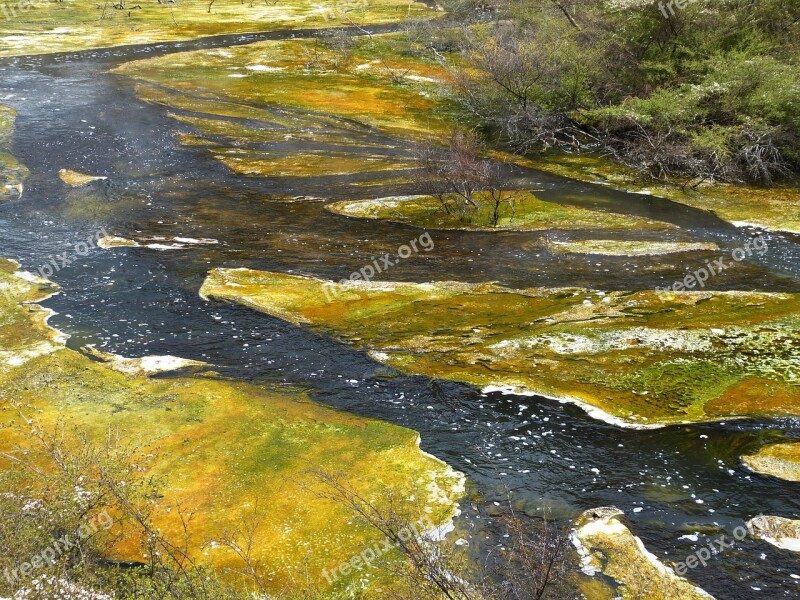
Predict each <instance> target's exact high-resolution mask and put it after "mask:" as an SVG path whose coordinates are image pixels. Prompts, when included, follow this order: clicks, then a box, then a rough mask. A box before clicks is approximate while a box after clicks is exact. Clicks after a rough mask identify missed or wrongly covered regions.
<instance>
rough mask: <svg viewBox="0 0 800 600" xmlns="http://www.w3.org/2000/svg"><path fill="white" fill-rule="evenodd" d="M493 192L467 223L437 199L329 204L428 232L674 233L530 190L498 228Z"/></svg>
mask: <svg viewBox="0 0 800 600" xmlns="http://www.w3.org/2000/svg"><path fill="white" fill-rule="evenodd" d="M488 196H489V195H488V193H478V194H476V201H477V204H478V205H479V208H478V209H476V210H475V211H474V212H470V213H468V219H467V220H462V219H461V218H460V216H459V215H458V214H455V213H451V212H447V211H446V210H445V208H444V207H443V204H442V202H440V201H439V200H438V199H437V198H435V197H433V196H402V197H391V198H378V199H375V200H361V201H357V202H351V201H345V202H336V203H333V204H328V205H327V206H326V208H327V209H328V210H330V211H331V212H334V213H337V214H340V215H345V216H348V217H360V218H365V219H385V220H387V221H394V222H397V223H404V224H407V225H415V226H417V227H424V228H425V229H466V230H483V229H496V230H523V231H536V230H548V229H619V230H626V229H638V230H642V229H651V230H666V229H671V228H673V226H672V225H670V224H669V223H664V222H660V221H652V220H650V219H645V218H640V217H632V216H627V215H621V214H617V213H612V212H606V211H601V210H589V209H586V208H580V207H576V206H567V205H563V204H556V203H554V202H545V201H543V200H540V199H539V198H537V197H536V196H535V195H534V194H533V193H531V192H527V191H517V192H513V193H512V195H509V196H504V199H503V201H502V204H501V205H500V210H499V219H498V220H497V224H496V225H495V224H494V220H493V218H492V211H493V203H492V201H491V199H490V198H489V197H488Z"/></svg>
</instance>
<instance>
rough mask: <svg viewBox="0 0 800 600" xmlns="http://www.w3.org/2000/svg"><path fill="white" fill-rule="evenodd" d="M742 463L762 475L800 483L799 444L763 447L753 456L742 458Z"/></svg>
mask: <svg viewBox="0 0 800 600" xmlns="http://www.w3.org/2000/svg"><path fill="white" fill-rule="evenodd" d="M742 462H743V463H744V465H745V466H746V467H747V468H748V469H750V470H752V471H755V472H756V473H761V474H762V475H771V476H772V477H778V478H780V479H785V480H786V481H800V442H792V443H786V444H771V445H769V446H764V447H763V448H761V449H760V450H759V451H758V452H756V453H755V454H751V455H748V456H743V457H742Z"/></svg>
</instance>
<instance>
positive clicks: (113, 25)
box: [0, 0, 433, 56]
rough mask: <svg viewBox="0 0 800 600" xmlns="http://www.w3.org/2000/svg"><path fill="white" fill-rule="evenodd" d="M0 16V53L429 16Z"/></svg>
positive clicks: (400, 11) (172, 10)
mask: <svg viewBox="0 0 800 600" xmlns="http://www.w3.org/2000/svg"><path fill="white" fill-rule="evenodd" d="M0 12H2V15H3V17H4V19H3V30H2V33H0V56H15V55H23V54H48V53H52V52H75V51H77V50H88V49H92V48H107V47H113V46H122V45H129V44H146V43H152V42H167V41H177V40H189V39H193V38H197V37H203V36H210V35H219V34H226V33H248V32H255V31H274V30H278V29H286V28H296V27H333V26H339V25H346V24H348V23H349V22H351V20H352V21H356V22H359V23H371V24H379V23H394V22H398V21H403V20H404V19H407V18H409V17H422V16H425V15H427V14H433V11H432V10H431V9H429V8H428V7H426V6H425V5H424V4H421V3H417V2H411V3H409V2H406V1H403V0H381V2H377V3H376V2H364V1H359V0H353V1H350V2H338V1H337V0H318V1H317V0H292V1H290V2H286V1H281V2H259V3H256V2H242V1H240V0H211V1H209V0H181V2H157V1H156V0H148V1H147V2H140V3H128V4H127V5H126V2H125V0H122V1H121V2H118V3H116V4H112V3H110V2H107V3H98V2H95V1H92V0H69V1H68V2H50V1H46V2H45V1H42V2H39V1H35V0H34V1H31V2H18V3H7V4H5V5H4V6H2V7H0Z"/></svg>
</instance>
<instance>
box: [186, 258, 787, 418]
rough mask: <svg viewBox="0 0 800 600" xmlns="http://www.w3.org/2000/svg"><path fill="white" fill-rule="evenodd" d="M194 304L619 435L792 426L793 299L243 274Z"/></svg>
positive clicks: (214, 278) (217, 281) (224, 277)
mask: <svg viewBox="0 0 800 600" xmlns="http://www.w3.org/2000/svg"><path fill="white" fill-rule="evenodd" d="M201 294H202V295H203V296H204V297H206V298H213V299H218V300H227V301H233V302H238V303H240V304H243V305H245V306H249V307H251V308H254V309H256V310H260V311H263V312H266V313H268V314H271V315H274V316H276V317H279V318H282V319H285V320H287V321H289V322H292V323H295V324H303V325H308V326H311V327H313V328H315V329H317V330H319V331H320V332H321V333H328V334H331V335H333V336H334V337H336V338H337V339H340V340H342V341H344V342H347V343H350V344H352V345H353V346H355V347H357V348H359V349H362V350H365V351H367V352H369V353H370V355H371V356H372V357H373V358H375V359H376V360H379V361H380V362H383V363H385V364H387V365H390V366H392V367H395V368H398V369H400V370H403V371H406V372H408V373H418V374H423V375H427V376H431V377H440V378H444V379H452V380H455V381H462V382H466V383H470V384H473V385H476V386H480V387H481V388H484V389H486V390H487V391H488V390H492V391H495V390H496V391H509V392H511V391H513V392H515V393H518V394H536V395H541V396H546V397H550V398H553V399H556V400H560V401H565V402H573V403H575V404H578V405H579V406H582V407H583V408H584V409H586V410H587V412H589V414H590V415H592V416H593V417H597V418H601V419H603V420H606V421H608V422H611V423H615V424H617V425H621V426H626V427H654V426H663V425H668V424H672V423H686V422H705V421H718V420H723V419H729V418H731V417H745V416H763V417H770V416H782V415H788V414H794V415H797V414H800V372H798V365H800V346H798V343H797V340H798V339H800V336H798V328H800V296H798V295H796V294H771V293H747V292H697V293H682V294H674V295H672V296H670V297H661V296H659V294H658V293H656V292H655V291H639V292H608V293H605V292H600V291H593V290H586V289H543V288H536V289H525V290H513V289H507V288H503V287H500V286H497V285H492V284H485V285H478V284H460V283H454V282H437V283H426V284H416V283H394V282H391V283H390V282H365V281H346V282H340V283H334V282H330V281H324V280H320V279H315V278H312V277H302V276H293V275H284V274H278V273H270V272H261V271H253V270H248V269H218V270H214V271H212V272H211V273H210V274H209V276H208V278H207V279H206V281H205V283H204V285H203V287H202V288H201ZM776 398H777V400H776Z"/></svg>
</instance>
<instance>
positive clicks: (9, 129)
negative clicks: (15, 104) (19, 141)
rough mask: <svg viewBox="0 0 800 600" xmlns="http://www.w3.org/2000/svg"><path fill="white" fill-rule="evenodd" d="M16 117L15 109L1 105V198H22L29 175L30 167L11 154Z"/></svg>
mask: <svg viewBox="0 0 800 600" xmlns="http://www.w3.org/2000/svg"><path fill="white" fill-rule="evenodd" d="M16 117H17V113H16V112H15V111H14V110H13V109H11V108H8V107H6V106H0V200H10V199H15V198H16V199H18V198H21V197H22V192H23V186H24V182H25V179H26V178H27V177H28V169H26V168H25V166H23V165H22V164H20V163H19V162H18V161H17V159H16V158H14V155H13V154H11V139H12V137H13V136H14V121H15V120H16Z"/></svg>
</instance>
